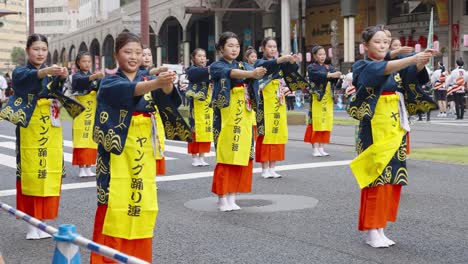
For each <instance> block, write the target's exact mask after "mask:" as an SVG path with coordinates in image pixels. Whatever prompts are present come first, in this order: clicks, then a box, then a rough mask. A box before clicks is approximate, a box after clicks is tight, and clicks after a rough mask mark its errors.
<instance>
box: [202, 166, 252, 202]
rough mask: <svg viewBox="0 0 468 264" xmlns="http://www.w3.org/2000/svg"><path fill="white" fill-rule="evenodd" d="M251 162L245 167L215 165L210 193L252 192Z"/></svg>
mask: <svg viewBox="0 0 468 264" xmlns="http://www.w3.org/2000/svg"><path fill="white" fill-rule="evenodd" d="M252 172H253V161H252V160H250V161H249V164H248V165H247V166H239V165H230V164H223V163H217V164H216V167H215V170H214V175H213V185H212V186H211V191H212V192H213V193H215V194H217V195H225V194H228V193H249V192H251V191H252Z"/></svg>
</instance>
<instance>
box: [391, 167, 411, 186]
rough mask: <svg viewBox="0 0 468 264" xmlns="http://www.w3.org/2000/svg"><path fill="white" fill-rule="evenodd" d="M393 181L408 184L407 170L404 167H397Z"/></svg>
mask: <svg viewBox="0 0 468 264" xmlns="http://www.w3.org/2000/svg"><path fill="white" fill-rule="evenodd" d="M394 182H395V184H408V170H407V169H406V168H405V167H401V168H399V169H398V171H397V173H396V176H395V180H394Z"/></svg>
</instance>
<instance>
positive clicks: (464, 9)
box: [463, 0, 468, 16]
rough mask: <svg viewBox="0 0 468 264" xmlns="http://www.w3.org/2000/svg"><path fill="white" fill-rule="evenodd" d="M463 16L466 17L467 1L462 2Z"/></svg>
mask: <svg viewBox="0 0 468 264" xmlns="http://www.w3.org/2000/svg"><path fill="white" fill-rule="evenodd" d="M463 2H464V3H463V5H464V6H463V15H464V16H468V0H465V1H463Z"/></svg>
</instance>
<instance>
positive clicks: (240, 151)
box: [210, 32, 266, 212]
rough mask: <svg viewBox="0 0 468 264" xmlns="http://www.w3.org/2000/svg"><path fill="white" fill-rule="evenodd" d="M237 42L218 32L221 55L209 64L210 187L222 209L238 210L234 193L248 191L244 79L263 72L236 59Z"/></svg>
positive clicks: (249, 144)
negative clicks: (211, 113) (212, 167)
mask: <svg viewBox="0 0 468 264" xmlns="http://www.w3.org/2000/svg"><path fill="white" fill-rule="evenodd" d="M239 43H240V41H239V38H238V37H237V35H236V34H234V33H232V32H224V33H223V34H221V36H220V38H219V41H218V44H217V50H218V52H219V53H220V54H221V56H222V58H221V59H220V60H219V61H217V62H215V63H213V64H212V65H211V66H210V76H211V80H212V81H213V99H212V106H213V109H214V123H213V132H214V133H213V135H214V140H215V145H216V162H217V164H216V167H215V170H214V176H213V185H212V189H211V190H212V192H213V193H215V194H217V195H218V197H219V203H218V205H219V210H220V211H222V212H226V211H232V210H239V209H240V207H239V206H238V205H237V204H236V193H248V192H250V191H251V189H252V170H253V163H252V158H253V136H252V135H253V134H252V117H251V115H252V114H253V113H252V108H251V106H252V100H253V98H251V97H250V96H249V94H251V93H249V91H248V90H247V89H248V88H249V87H247V85H246V84H247V80H246V79H248V78H250V79H258V78H261V77H263V75H265V73H266V69H265V68H263V67H258V68H255V69H254V70H253V71H248V70H246V68H245V63H243V62H238V61H236V58H237V56H238V55H239V52H240V44H239Z"/></svg>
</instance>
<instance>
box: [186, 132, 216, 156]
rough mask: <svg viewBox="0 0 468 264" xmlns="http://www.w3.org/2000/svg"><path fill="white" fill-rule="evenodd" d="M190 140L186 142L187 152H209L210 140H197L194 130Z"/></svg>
mask: <svg viewBox="0 0 468 264" xmlns="http://www.w3.org/2000/svg"><path fill="white" fill-rule="evenodd" d="M192 138H193V141H192V142H188V148H187V152H188V154H199V153H209V152H210V150H211V142H197V139H196V137H195V132H193V133H192Z"/></svg>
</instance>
